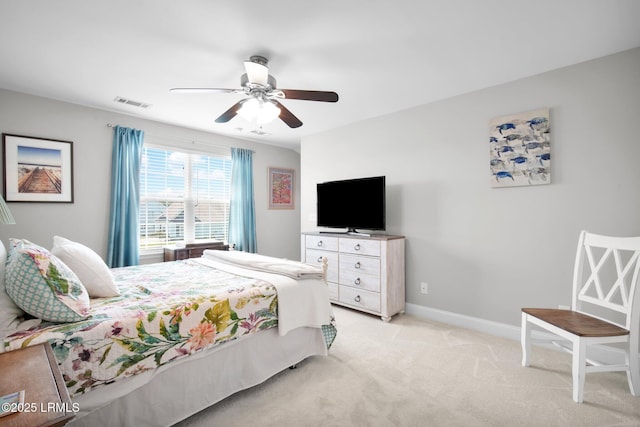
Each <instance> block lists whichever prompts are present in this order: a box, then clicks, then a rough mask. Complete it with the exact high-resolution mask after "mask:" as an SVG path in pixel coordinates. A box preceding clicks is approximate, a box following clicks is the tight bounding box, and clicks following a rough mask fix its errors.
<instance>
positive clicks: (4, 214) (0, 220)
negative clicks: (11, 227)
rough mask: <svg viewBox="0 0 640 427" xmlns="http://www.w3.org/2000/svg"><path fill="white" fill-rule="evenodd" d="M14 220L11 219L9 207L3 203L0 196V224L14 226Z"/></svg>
mask: <svg viewBox="0 0 640 427" xmlns="http://www.w3.org/2000/svg"><path fill="white" fill-rule="evenodd" d="M15 223H16V220H15V219H13V215H11V211H10V210H9V206H7V204H6V203H5V202H4V199H3V198H2V196H0V224H15Z"/></svg>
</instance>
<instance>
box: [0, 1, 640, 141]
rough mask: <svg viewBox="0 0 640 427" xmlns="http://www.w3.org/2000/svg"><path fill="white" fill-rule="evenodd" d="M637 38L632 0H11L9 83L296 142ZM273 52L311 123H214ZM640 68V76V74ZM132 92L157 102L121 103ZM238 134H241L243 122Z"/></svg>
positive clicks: (215, 129) (5, 58) (6, 45)
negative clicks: (253, 68)
mask: <svg viewBox="0 0 640 427" xmlns="http://www.w3.org/2000/svg"><path fill="white" fill-rule="evenodd" d="M638 46H640V1H637V0H607V1H605V0H537V1H529V0H527V1H525V0H422V1H421V0H392V1H390V0H386V1H383V0H323V1H313V2H312V1H302V0H269V1H267V0H135V1H132V0H109V1H99V0H55V1H52V0H2V2H1V3H0V88H5V89H9V90H15V91H19V92H25V93H30V94H35V95H39V96H44V97H48V98H54V99H58V100H63V101H68V102H72V103H77V104H82V105H87V106H91V107H97V108H101V109H106V110H112V111H117V112H121V113H124V114H130V115H134V116H139V117H144V118H148V119H152V120H157V121H162V122H167V123H172V124H176V125H180V126H185V127H190V128H195V129H199V130H204V131H207V132H212V133H219V134H224V135H230V136H234V137H240V138H248V139H253V140H257V141H261V142H265V143H269V144H275V145H280V146H286V147H290V148H294V149H297V148H298V147H299V144H300V138H301V137H304V136H305V135H310V134H313V133H317V132H321V131H325V130H328V129H332V128H335V127H339V126H343V125H346V124H349V123H352V122H357V121H361V120H364V119H368V118H372V117H376V116H380V115H384V114H388V113H392V112H396V111H400V110H403V109H406V108H410V107H413V106H417V105H421V104H427V103H430V102H433V101H436V100H440V99H443V98H448V97H451V96H455V95H459V94H462V93H466V92H470V91H474V90H478V89H482V88H486V87H490V86H494V85H498V84H501V83H505V82H508V81H512V80H516V79H520V78H523V77H527V76H531V75H534V74H538V73H541V72H544V71H548V70H552V69H556V68H560V67H564V66H567V65H571V64H575V63H578V62H582V61H586V60H589V59H593V58H597V57H601V56H605V55H608V54H611V53H615V52H619V51H623V50H627V49H631V48H634V47H638ZM254 54H261V55H263V56H266V57H267V58H269V60H270V63H269V69H270V73H271V74H272V75H274V76H275V77H276V78H277V81H278V87H280V88H286V89H306V90H330V91H335V92H337V93H338V94H339V96H340V100H339V101H338V103H336V104H332V103H324V102H310V101H300V100H283V101H282V103H283V104H284V105H285V106H286V107H287V108H288V109H289V110H291V111H292V112H293V113H294V114H295V115H296V116H297V117H298V118H300V120H302V122H303V123H304V125H303V126H302V127H300V128H298V129H290V128H288V127H287V126H286V125H285V124H284V123H282V122H281V121H280V120H276V121H275V122H273V123H271V124H268V125H265V126H264V127H263V130H264V131H265V132H268V133H270V134H271V135H265V136H257V135H255V134H253V133H250V132H249V131H251V130H254V129H255V127H256V126H255V125H254V124H251V123H249V122H247V121H244V120H243V119H242V118H241V117H239V116H238V117H236V118H234V119H233V120H231V121H230V122H229V123H227V124H217V123H215V122H214V120H215V118H216V117H217V116H218V115H220V114H221V113H222V112H224V111H226V110H227V109H228V108H229V107H230V106H231V105H233V104H234V103H235V102H237V101H238V100H240V99H242V97H243V96H242V95H241V94H223V93H218V94H176V93H170V92H169V89H170V88H172V87H176V86H179V87H191V86H195V87H203V86H204V87H223V88H238V87H239V86H240V75H241V74H242V73H244V67H243V61H244V60H246V59H248V58H249V56H251V55H254ZM639 72H640V70H639ZM116 97H125V98H129V99H132V100H134V101H141V102H144V103H148V104H151V106H150V107H149V108H148V109H139V108H136V107H132V106H127V105H121V104H117V103H115V102H114V101H113V100H114V98H116ZM240 129H241V130H240Z"/></svg>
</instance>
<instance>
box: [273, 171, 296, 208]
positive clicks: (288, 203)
mask: <svg viewBox="0 0 640 427" xmlns="http://www.w3.org/2000/svg"><path fill="white" fill-rule="evenodd" d="M293 182H294V171H293V169H282V168H269V209H294V208H295V204H294V200H293V190H294V188H293Z"/></svg>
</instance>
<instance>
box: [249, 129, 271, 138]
mask: <svg viewBox="0 0 640 427" xmlns="http://www.w3.org/2000/svg"><path fill="white" fill-rule="evenodd" d="M249 132H251V133H255V134H256V135H259V136H265V135H271V134H270V133H269V132H265V131H263V130H262V129H254V130H252V131H249Z"/></svg>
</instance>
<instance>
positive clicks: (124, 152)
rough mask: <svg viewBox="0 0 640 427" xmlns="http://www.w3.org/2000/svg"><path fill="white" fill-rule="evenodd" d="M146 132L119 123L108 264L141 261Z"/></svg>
mask: <svg viewBox="0 0 640 427" xmlns="http://www.w3.org/2000/svg"><path fill="white" fill-rule="evenodd" d="M143 139H144V132H143V131H141V130H137V129H130V128H125V127H120V126H116V127H115V129H114V131H113V149H112V152H111V219H110V222H109V248H108V254H107V264H109V266H110V267H126V266H129V265H137V264H138V263H139V261H140V253H139V249H138V246H139V230H138V225H139V222H140V217H139V210H140V164H141V163H142V144H143Z"/></svg>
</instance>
